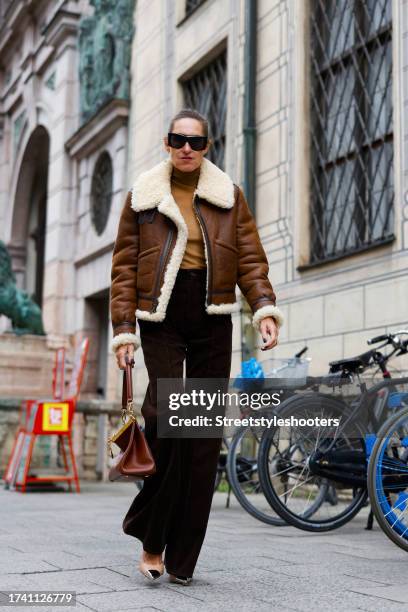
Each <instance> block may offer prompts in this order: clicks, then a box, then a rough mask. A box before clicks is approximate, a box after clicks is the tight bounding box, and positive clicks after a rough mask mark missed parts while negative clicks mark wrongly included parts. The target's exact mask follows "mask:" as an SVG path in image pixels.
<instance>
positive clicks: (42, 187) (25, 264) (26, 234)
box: [9, 126, 50, 307]
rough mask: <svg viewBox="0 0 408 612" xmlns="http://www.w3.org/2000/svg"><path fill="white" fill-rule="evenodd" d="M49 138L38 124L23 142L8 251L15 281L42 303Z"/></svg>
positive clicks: (40, 304)
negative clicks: (25, 143) (24, 143)
mask: <svg viewBox="0 0 408 612" xmlns="http://www.w3.org/2000/svg"><path fill="white" fill-rule="evenodd" d="M49 147H50V138H49V135H48V132H47V130H46V129H45V128H44V127H43V126H38V127H37V128H36V129H35V130H34V131H33V133H32V134H31V137H30V139H29V141H28V143H27V145H26V149H25V152H24V155H23V158H22V162H21V166H20V170H19V175H18V181H17V188H16V195H15V200H14V207H13V219H12V228H11V240H10V244H9V251H10V254H11V257H12V260H13V269H14V272H15V274H16V278H17V284H18V286H19V287H20V288H21V289H24V290H25V291H27V293H28V294H29V295H30V296H31V297H32V299H33V300H34V301H35V302H37V304H38V305H39V306H40V307H41V306H42V299H43V280H44V257H45V234H46V216H47V213H46V211H47V181H48V165H49Z"/></svg>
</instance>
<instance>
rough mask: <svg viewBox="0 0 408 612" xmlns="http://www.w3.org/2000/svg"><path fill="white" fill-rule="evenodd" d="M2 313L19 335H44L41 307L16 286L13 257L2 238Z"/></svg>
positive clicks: (0, 286)
mask: <svg viewBox="0 0 408 612" xmlns="http://www.w3.org/2000/svg"><path fill="white" fill-rule="evenodd" d="M0 315H5V316H6V317H8V318H9V319H11V322H12V325H13V330H12V331H13V332H14V333H15V334H18V335H22V334H36V335H40V336H43V335H45V334H44V328H43V324H42V316H41V309H40V307H39V306H38V304H36V303H35V302H33V300H32V299H31V298H30V297H29V295H28V294H27V293H26V292H25V291H21V289H18V288H17V286H16V278H15V276H14V273H13V270H12V269H11V259H10V255H9V252H8V251H7V248H6V245H5V244H4V242H2V241H1V240H0Z"/></svg>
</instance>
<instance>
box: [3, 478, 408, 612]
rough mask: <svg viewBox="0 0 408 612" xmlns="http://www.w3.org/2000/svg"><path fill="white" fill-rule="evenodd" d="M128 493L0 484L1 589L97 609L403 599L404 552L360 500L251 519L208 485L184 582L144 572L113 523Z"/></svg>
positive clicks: (388, 603)
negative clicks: (350, 505) (315, 529)
mask: <svg viewBox="0 0 408 612" xmlns="http://www.w3.org/2000/svg"><path fill="white" fill-rule="evenodd" d="M135 495H136V492H135V490H134V487H133V485H130V484H127V483H85V482H84V483H83V484H82V492H81V493H80V494H79V495H78V494H69V493H58V494H57V493H41V494H40V493H27V494H23V495H21V494H20V495H19V494H16V493H14V492H12V491H4V490H2V489H1V488H0V524H1V525H2V528H1V530H0V550H1V551H2V555H1V557H0V589H1V590H5V589H16V590H23V589H31V590H54V591H55V590H73V591H76V592H77V594H78V595H77V598H78V604H77V607H76V608H75V609H76V610H78V609H83V610H95V611H96V612H99V611H101V612H103V611H105V610H109V612H111V610H115V612H120V611H121V610H123V611H124V610H146V611H147V612H152V611H153V610H156V611H157V610H159V611H161V610H162V611H163V612H184V611H186V612H194V611H195V610H197V611H203V612H212V611H215V610H217V612H219V611H224V610H225V611H228V612H230V611H233V612H241V611H242V612H252V611H253V612H263V611H265V612H266V611H267V610H268V611H273V610H280V611H281V610H287V611H288V612H291V611H292V610H293V611H295V612H296V611H298V612H305V611H306V610H307V611H308V612H309V611H310V610H313V611H314V612H315V611H317V612H320V611H323V610H324V611H325V612H327V611H330V612H332V611H333V612H337V611H340V610H341V611H344V610H347V612H354V611H357V610H360V611H366V612H382V611H383V610H384V611H387V612H388V611H390V612H394V611H397V610H401V611H402V610H406V609H407V604H408V587H407V586H405V585H406V584H407V582H408V581H407V580H406V560H407V557H406V553H404V551H402V550H400V549H399V548H398V547H396V546H394V545H393V544H392V542H390V541H389V540H388V539H387V538H386V537H385V536H384V534H383V533H382V532H381V530H380V529H379V527H378V526H376V525H375V526H374V529H373V530H372V531H371V532H367V531H365V530H364V526H365V521H366V516H367V509H364V510H363V512H362V513H361V515H360V516H358V517H356V518H355V519H354V520H353V521H352V522H351V523H349V524H348V525H346V526H344V527H342V528H341V529H340V530H337V531H334V532H330V533H321V534H313V533H309V532H302V531H298V530H296V529H294V528H292V527H287V526H286V527H271V526H269V525H266V524H264V523H260V522H258V521H256V520H255V519H254V518H252V517H251V516H249V515H247V514H246V513H245V512H244V511H243V510H242V509H241V507H240V506H239V505H238V504H237V502H236V501H235V500H232V503H231V508H225V500H226V496H225V494H216V495H215V496H214V502H213V510H212V513H211V517H210V521H209V525H208V530H207V537H206V540H205V542H204V545H203V548H202V552H201V555H200V558H199V561H198V564H197V568H196V572H195V579H194V582H193V583H192V584H191V585H190V586H189V587H182V586H180V585H173V584H170V583H169V582H168V581H167V579H166V578H165V577H163V578H162V579H161V580H160V582H159V583H156V584H153V585H151V584H148V583H146V580H145V579H144V578H143V576H141V575H140V573H139V572H138V571H137V561H138V559H139V556H140V552H141V545H140V542H139V541H138V540H137V539H135V538H131V537H129V536H126V535H125V534H124V533H123V531H122V520H123V517H124V515H125V513H126V511H127V509H128V507H129V505H130V504H131V502H132V500H133V499H134V496H135ZM14 609H15V608H14ZM21 609H23V607H21ZM26 609H27V608H26V607H24V610H26ZM69 609H70V608H68V607H67V608H64V610H67V611H68V610H69ZM72 609H74V608H72ZM47 610H50V611H51V610H52V607H47ZM55 610H56V611H57V612H61V610H62V608H61V607H55Z"/></svg>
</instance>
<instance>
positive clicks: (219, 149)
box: [183, 50, 227, 169]
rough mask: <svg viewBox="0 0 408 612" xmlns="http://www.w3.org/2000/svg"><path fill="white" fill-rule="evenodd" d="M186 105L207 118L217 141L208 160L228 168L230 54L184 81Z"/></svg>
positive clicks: (211, 132) (218, 57)
mask: <svg viewBox="0 0 408 612" xmlns="http://www.w3.org/2000/svg"><path fill="white" fill-rule="evenodd" d="M183 93H184V101H185V105H186V106H188V107H190V108H194V109H195V110H198V112H199V113H201V114H202V115H204V117H207V119H208V123H209V129H210V137H211V139H212V141H213V144H212V146H211V147H210V150H209V151H208V154H207V157H208V159H209V160H210V161H212V162H213V163H214V164H216V165H217V166H219V167H220V168H221V169H223V168H224V151H225V117H226V113H227V51H226V50H225V51H223V52H222V53H221V54H220V55H218V56H217V57H216V58H215V59H214V60H213V61H212V62H211V63H210V64H207V65H206V66H205V67H204V68H203V69H202V70H200V71H199V72H197V73H196V74H195V75H194V76H193V77H192V78H191V79H189V80H188V81H184V83H183Z"/></svg>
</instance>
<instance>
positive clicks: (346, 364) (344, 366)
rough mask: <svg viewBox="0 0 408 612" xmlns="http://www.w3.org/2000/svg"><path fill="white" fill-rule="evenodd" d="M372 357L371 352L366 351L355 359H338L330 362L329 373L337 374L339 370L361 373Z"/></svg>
mask: <svg viewBox="0 0 408 612" xmlns="http://www.w3.org/2000/svg"><path fill="white" fill-rule="evenodd" d="M372 356H373V351H372V350H371V351H367V352H366V353H362V354H361V355H357V357H349V358H347V359H339V360H338V361H330V362H329V366H330V372H339V371H341V370H343V371H347V372H361V371H362V370H363V369H364V368H366V367H367V366H368V365H369V364H370V360H371V358H372Z"/></svg>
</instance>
